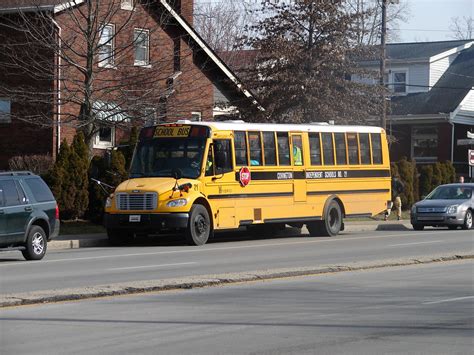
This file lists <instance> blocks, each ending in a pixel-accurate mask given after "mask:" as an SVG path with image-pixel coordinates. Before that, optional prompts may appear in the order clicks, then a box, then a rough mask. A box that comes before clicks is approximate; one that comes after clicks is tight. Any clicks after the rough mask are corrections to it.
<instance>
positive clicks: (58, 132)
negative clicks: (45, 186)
mask: <svg viewBox="0 0 474 355" xmlns="http://www.w3.org/2000/svg"><path fill="white" fill-rule="evenodd" d="M51 22H52V23H53V25H54V26H55V27H56V28H57V30H58V54H57V56H58V63H57V64H58V72H57V73H58V78H57V81H58V84H57V90H58V93H57V105H58V110H57V122H56V124H57V126H56V156H57V155H58V154H59V149H60V147H61V104H62V103H61V65H62V61H61V48H62V29H61V26H59V24H58V23H57V22H56V21H55V20H54V18H51Z"/></svg>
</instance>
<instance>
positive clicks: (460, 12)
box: [398, 0, 474, 42]
mask: <svg viewBox="0 0 474 355" xmlns="http://www.w3.org/2000/svg"><path fill="white" fill-rule="evenodd" d="M400 2H404V3H408V11H409V14H408V16H407V17H408V22H407V23H400V26H399V28H400V30H399V32H398V35H399V38H400V42H420V41H445V40H449V39H452V38H451V37H450V34H452V32H451V31H450V30H449V26H450V24H451V18H452V17H456V16H458V17H460V18H462V17H463V16H467V17H469V16H470V17H472V18H474V0H401V1H400Z"/></svg>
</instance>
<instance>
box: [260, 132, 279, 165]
mask: <svg viewBox="0 0 474 355" xmlns="http://www.w3.org/2000/svg"><path fill="white" fill-rule="evenodd" d="M263 152H264V155H265V165H276V148H275V132H263Z"/></svg>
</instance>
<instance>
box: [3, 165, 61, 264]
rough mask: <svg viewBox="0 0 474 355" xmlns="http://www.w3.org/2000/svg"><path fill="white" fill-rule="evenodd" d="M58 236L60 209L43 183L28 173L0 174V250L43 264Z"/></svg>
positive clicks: (11, 172)
mask: <svg viewBox="0 0 474 355" xmlns="http://www.w3.org/2000/svg"><path fill="white" fill-rule="evenodd" d="M58 234H59V209H58V205H57V203H56V200H55V199H54V196H53V194H52V193H51V190H50V189H49V187H48V185H46V183H45V182H44V181H43V179H41V178H40V177H39V176H37V175H34V174H33V173H31V172H29V171H9V172H0V250H2V251H5V250H20V251H21V252H22V254H23V256H24V257H25V259H27V260H40V259H42V258H43V256H44V255H45V253H46V248H47V241H49V240H51V239H52V238H55V237H56V236H57V235H58Z"/></svg>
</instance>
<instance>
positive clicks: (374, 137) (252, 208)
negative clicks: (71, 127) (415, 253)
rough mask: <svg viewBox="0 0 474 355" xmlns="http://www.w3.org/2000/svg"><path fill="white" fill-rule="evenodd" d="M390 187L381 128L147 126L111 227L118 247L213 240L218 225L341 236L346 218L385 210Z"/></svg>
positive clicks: (116, 199) (110, 210) (111, 212)
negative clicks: (136, 240) (165, 239)
mask: <svg viewBox="0 0 474 355" xmlns="http://www.w3.org/2000/svg"><path fill="white" fill-rule="evenodd" d="M390 188H391V177H390V161H389V153H388V147H387V137H386V133H385V131H384V130H383V129H381V128H378V127H367V126H335V125H328V124H305V125H303V124H299V125H296V124H295V125H290V124H256V123H245V122H243V121H227V122H191V121H178V122H177V123H169V124H162V125H157V126H153V127H145V128H143V129H142V130H141V132H140V138H139V142H138V144H137V147H136V149H135V153H134V157H133V160H132V164H131V168H130V178H129V180H127V181H124V182H123V183H121V184H120V185H119V186H118V187H117V188H116V189H115V192H114V193H113V194H111V195H110V196H109V198H108V199H107V202H106V214H105V226H106V228H107V233H108V236H109V239H110V241H111V242H112V243H122V242H124V241H127V240H129V239H131V238H133V237H134V236H135V235H139V234H160V233H162V232H167V231H180V232H182V233H184V235H185V237H186V240H187V242H188V243H189V244H191V245H203V244H205V243H206V242H207V241H208V239H209V238H212V236H213V232H214V231H215V230H221V229H233V228H239V227H242V226H247V227H248V228H249V229H252V228H254V229H255V230H257V231H260V232H262V233H264V232H269V231H270V232H273V231H274V230H275V229H276V228H282V227H284V226H285V225H292V226H297V227H301V226H303V225H304V224H306V226H307V227H308V230H309V232H310V235H312V236H313V235H325V236H335V235H337V234H338V233H339V232H340V231H341V230H343V228H344V223H343V219H344V218H350V217H361V216H373V215H375V214H378V213H381V212H383V211H385V210H386V209H387V206H388V204H389V203H390V199H391V192H390Z"/></svg>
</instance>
